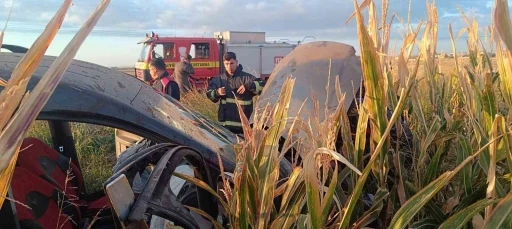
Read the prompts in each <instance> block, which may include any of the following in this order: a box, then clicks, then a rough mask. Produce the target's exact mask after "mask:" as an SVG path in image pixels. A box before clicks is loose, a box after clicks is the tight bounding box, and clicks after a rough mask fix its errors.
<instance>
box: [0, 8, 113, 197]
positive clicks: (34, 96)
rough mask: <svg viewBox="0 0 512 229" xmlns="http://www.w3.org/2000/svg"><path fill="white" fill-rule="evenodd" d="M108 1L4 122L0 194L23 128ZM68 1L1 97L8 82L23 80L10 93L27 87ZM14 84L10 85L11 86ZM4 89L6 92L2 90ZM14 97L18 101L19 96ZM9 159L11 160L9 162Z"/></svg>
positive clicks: (4, 189) (0, 139) (0, 145)
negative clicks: (7, 120) (6, 121)
mask: <svg viewBox="0 0 512 229" xmlns="http://www.w3.org/2000/svg"><path fill="white" fill-rule="evenodd" d="M109 3H110V0H103V1H102V2H101V3H100V5H99V6H98V8H97V9H96V10H95V11H94V12H93V13H92V14H91V16H90V17H89V18H88V19H87V21H86V22H85V24H84V25H83V26H82V28H80V30H79V31H78V33H77V34H76V35H75V37H74V38H73V40H71V42H70V43H69V44H68V45H67V46H66V48H65V49H64V51H63V52H62V54H61V55H60V56H59V57H58V58H57V59H56V60H55V62H54V63H53V64H52V66H51V67H50V68H49V69H48V71H47V72H46V73H45V74H44V76H43V77H42V78H41V80H40V81H39V83H38V84H37V85H36V87H35V88H34V90H33V92H32V93H31V95H30V96H29V97H28V99H27V100H26V101H25V102H24V103H23V104H22V105H21V107H20V108H19V110H18V111H17V112H16V113H15V114H14V116H13V117H12V119H11V120H10V121H9V123H8V124H7V126H6V127H5V128H4V129H3V130H2V133H1V134H0V152H1V153H2V154H1V155H0V171H2V176H1V177H0V178H1V179H0V182H2V183H0V185H1V186H0V191H1V193H0V196H5V194H6V193H7V187H8V186H9V183H10V179H11V178H12V173H13V170H12V169H9V170H5V168H7V167H9V168H13V167H14V166H13V164H14V162H15V160H13V158H16V157H17V153H18V152H19V151H18V150H19V147H20V145H21V142H22V140H23V138H24V136H25V134H26V131H27V130H28V129H29V127H30V125H31V124H32V122H33V121H34V120H35V118H36V116H37V115H38V114H39V112H40V111H41V109H42V108H43V106H44V105H45V104H46V102H47V101H48V99H49V98H50V96H51V95H52V93H53V91H54V90H55V88H56V87H57V85H58V83H59V81H60V80H61V79H62V77H63V76H64V72H65V71H66V69H67V67H68V66H69V64H70V63H71V61H72V60H73V58H74V56H75V55H76V53H77V51H78V49H79V48H80V46H81V45H82V43H83V42H84V40H85V38H86V37H87V36H88V35H89V33H90V32H91V30H92V28H93V27H94V26H95V25H96V23H97V22H98V20H99V18H100V17H101V15H102V14H103V12H104V11H105V9H106V7H107V6H108V4H109ZM70 4H71V1H70V0H68V1H66V2H65V3H64V4H63V5H62V7H61V8H60V10H59V12H58V13H57V14H56V16H55V17H54V18H53V19H52V21H51V22H50V26H49V28H47V29H46V30H45V32H44V33H43V34H42V35H41V36H40V37H39V38H38V40H37V41H36V42H35V43H34V45H33V46H32V48H31V49H30V50H29V53H27V54H26V55H25V57H24V58H23V59H22V60H21V62H20V64H19V65H18V66H17V68H16V69H15V71H14V72H13V76H12V78H11V80H9V82H8V86H7V88H5V89H4V90H3V91H2V94H1V97H0V99H4V101H7V100H6V98H5V97H4V95H10V94H9V93H8V92H9V91H8V90H7V89H8V88H9V86H10V85H9V84H11V85H13V86H12V87H13V88H15V89H16V88H17V87H19V85H18V84H24V86H23V88H22V90H21V92H20V88H17V90H15V91H11V93H12V94H19V95H21V96H22V95H23V93H24V92H25V87H26V82H25V83H23V81H28V78H29V76H30V75H32V73H33V72H34V71H35V69H36V68H37V65H38V63H39V61H40V60H41V58H42V57H43V55H44V52H45V50H46V48H47V47H48V46H49V43H50V41H51V39H52V38H53V37H54V34H55V33H56V31H57V29H58V28H59V27H60V24H61V23H62V20H63V17H64V15H65V11H67V9H68V8H69V6H70ZM27 75H28V76H27ZM23 76H25V78H23ZM20 79H21V80H20ZM13 88H11V90H12V89H13ZM6 91H8V92H7V93H6V94H4V93H5V92H6ZM21 96H18V97H21ZM7 97H8V96H7ZM17 101H19V99H18V100H17ZM9 102H12V100H9ZM2 112H5V110H2ZM4 114H5V113H2V115H1V116H2V117H4V116H5V115H4ZM8 114H9V113H8ZM9 116H10V115H9ZM9 162H11V163H10V165H9ZM3 201H4V198H1V199H0V206H1V205H2V203H3Z"/></svg>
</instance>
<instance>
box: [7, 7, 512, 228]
mask: <svg viewBox="0 0 512 229" xmlns="http://www.w3.org/2000/svg"><path fill="white" fill-rule="evenodd" d="M105 2H107V3H108V1H105ZM68 3H70V1H66V4H68ZM353 3H354V9H355V13H354V14H353V15H352V16H351V18H350V20H355V21H356V22H357V32H358V38H359V44H360V51H359V53H360V54H361V65H362V69H363V81H364V87H365V100H364V102H363V103H362V105H361V106H360V107H359V109H358V116H359V117H358V122H357V128H356V132H355V133H351V130H350V127H349V125H348V123H349V122H348V117H347V114H346V113H344V112H343V111H344V110H346V109H345V107H344V105H343V104H344V103H343V102H341V101H342V99H343V95H342V93H341V91H340V92H339V93H338V94H337V96H338V99H340V103H339V106H338V108H337V109H336V110H335V112H332V113H330V114H328V116H326V119H325V120H319V119H318V117H314V116H313V117H310V119H309V120H302V119H300V118H298V117H286V115H285V114H287V109H288V104H289V103H290V97H291V91H292V90H293V86H294V79H293V78H290V79H289V80H288V81H287V82H286V83H285V86H284V87H283V88H282V91H281V94H280V97H279V100H278V103H277V104H276V106H274V107H267V108H266V109H264V110H256V111H255V112H256V114H255V116H254V117H255V123H254V126H253V128H250V127H249V121H248V120H247V118H245V117H244V116H243V114H241V116H242V118H243V123H244V135H245V140H244V141H242V142H240V143H238V144H237V145H235V149H236V153H237V155H236V157H237V162H238V163H237V169H236V170H235V172H234V176H233V182H232V183H231V182H230V181H228V180H227V178H225V180H224V184H225V186H224V189H223V190H222V191H223V192H222V194H220V195H217V198H218V199H219V201H220V203H221V204H222V206H223V207H224V208H225V209H226V210H227V212H228V215H229V221H230V227H231V228H276V229H281V228H342V229H345V228H449V229H452V228H511V227H512V192H511V191H512V190H511V183H512V175H511V172H512V127H511V122H512V113H509V112H508V111H509V109H510V107H511V106H512V23H511V20H510V14H509V11H508V9H509V6H508V1H507V0H496V1H495V8H494V9H493V18H492V22H493V23H492V24H491V25H489V26H487V27H483V28H480V27H479V24H478V22H477V21H474V20H473V19H471V18H469V17H466V16H465V14H464V12H462V11H461V15H462V16H463V18H464V21H465V23H466V25H467V26H466V28H464V30H463V31H461V32H462V33H465V34H467V37H468V38H467V44H468V45H467V48H468V51H469V62H468V63H467V64H461V63H460V57H458V56H457V55H456V54H457V50H456V47H455V38H454V35H453V34H454V32H457V31H452V28H451V25H449V33H450V38H451V41H452V46H453V50H452V51H453V53H454V55H455V62H456V65H455V66H454V69H453V71H452V73H451V74H450V75H442V74H440V71H439V59H438V58H437V56H436V53H437V40H438V27H439V19H438V12H437V9H436V5H435V2H434V3H429V2H427V9H428V11H427V18H425V21H424V22H421V23H419V24H418V25H417V26H416V27H415V28H414V27H412V26H411V25H410V24H407V25H404V26H403V27H404V28H407V29H406V32H405V34H403V36H404V40H403V43H402V44H401V46H400V52H399V53H398V55H397V56H396V58H397V61H396V65H393V66H392V65H391V64H390V62H391V61H390V60H391V59H392V58H395V57H393V56H390V55H389V52H390V51H389V50H390V48H389V43H390V40H389V39H390V33H391V32H392V31H391V23H392V21H387V18H388V8H389V0H382V1H381V5H380V7H379V6H377V5H376V4H375V2H374V1H372V0H364V1H363V2H362V3H361V4H358V3H357V1H356V0H354V1H353ZM63 7H65V6H63ZM67 7H69V6H67ZM63 9H64V8H63ZM363 9H364V12H366V14H365V15H363ZM102 10H104V9H103V8H100V10H98V11H99V12H96V14H97V15H96V17H99V15H101V13H102ZM379 10H380V11H381V12H380V15H381V16H382V17H381V18H379V17H377V14H378V13H377V11H379ZM63 11H65V9H64V10H63ZM60 13H61V14H58V15H56V16H59V17H57V19H59V20H60V21H58V20H57V19H55V20H57V21H53V23H54V24H55V27H54V28H53V29H54V30H49V31H50V32H45V33H47V34H43V35H46V36H42V37H43V38H44V39H46V40H43V38H41V39H42V40H38V41H36V42H37V44H34V45H35V46H34V47H36V49H34V48H31V52H30V53H28V54H27V56H30V57H31V58H32V59H31V60H33V62H24V63H21V64H20V66H19V72H16V73H17V74H18V75H19V76H16V77H14V76H13V77H12V78H11V81H12V82H11V81H9V82H7V84H6V85H7V86H6V88H5V89H4V90H3V91H2V94H0V105H1V106H2V107H1V108H2V109H1V110H0V113H1V115H0V117H2V118H3V119H0V121H1V122H0V124H1V125H0V127H1V130H2V133H1V135H0V146H1V147H2V150H1V151H0V152H2V155H1V157H0V159H1V161H0V162H1V163H0V165H1V166H0V168H1V169H2V170H1V171H3V172H2V176H1V177H0V178H1V180H0V181H1V182H2V183H1V184H2V185H1V186H0V191H2V192H0V196H5V193H6V188H7V185H6V184H8V183H9V181H10V176H11V175H12V174H9V173H12V167H13V165H14V163H13V161H15V160H16V153H17V151H18V150H19V149H18V148H19V144H20V143H21V140H22V139H23V136H24V135H25V133H26V131H27V129H28V126H27V123H28V124H30V123H31V122H33V120H34V118H35V117H33V116H18V115H14V113H15V109H14V108H16V107H17V106H18V104H19V103H21V104H22V105H21V106H24V107H27V106H28V107H27V108H25V109H30V108H32V109H35V110H40V108H41V107H42V105H44V103H43V104H42V105H41V104H34V103H33V101H32V100H31V98H32V97H34V96H37V94H38V93H41V91H37V90H35V91H34V92H31V94H30V95H31V96H32V97H28V99H23V100H22V98H24V94H25V90H24V88H25V87H26V85H23V83H24V82H26V81H23V80H21V79H23V77H27V76H30V75H31V71H33V69H34V66H33V65H34V64H37V61H38V60H40V58H41V55H42V53H44V52H43V51H44V50H46V49H45V47H44V45H48V44H49V43H48V41H51V39H53V36H54V35H55V32H56V30H57V25H59V23H62V17H63V15H64V14H62V12H60ZM393 19H394V17H393ZM94 20H97V19H94V18H93V19H91V21H89V23H92V24H94V23H95V21H94ZM84 28H87V29H90V28H91V27H84ZM47 31H48V30H47ZM89 31H90V30H84V31H82V30H81V32H83V34H82V35H85V36H86V35H87V33H88V32H89ZM482 31H483V33H484V34H485V38H484V39H482V38H481V37H482V36H481V35H480V33H482ZM420 34H421V35H420ZM0 38H1V36H0ZM43 41H44V42H43ZM0 42H1V39H0ZM45 42H46V43H45ZM79 46H80V42H79V44H75V49H70V50H68V49H66V53H64V54H63V55H62V56H61V57H64V56H65V54H68V55H70V57H72V56H73V55H74V54H75V53H76V49H77V48H78V47H79ZM37 47H43V48H40V50H38V49H37ZM46 47H47V46H46ZM486 47H491V50H495V53H496V66H497V68H494V67H493V64H492V62H491V57H490V56H489V55H488V54H487V53H489V52H488V51H490V50H486ZM414 49H418V50H419V55H418V61H416V62H415V65H414V66H412V67H411V68H410V67H408V63H409V62H410V60H411V56H412V52H413V50H414ZM33 50H34V51H33ZM67 52H69V53H67ZM482 52H483V53H484V54H483V55H482V54H481V53H482ZM29 54H30V55H29ZM31 55H34V56H31ZM70 57H66V58H65V59H58V60H57V61H58V62H59V63H60V62H63V61H64V60H68V59H70ZM23 61H25V59H24V60H23ZM68 63H69V62H68ZM65 64H66V63H64V64H63V66H60V67H61V68H59V70H62V69H65ZM421 65H422V68H421V69H422V70H423V72H420V71H419V69H420V66H421ZM393 68H395V69H393ZM50 70H55V69H50ZM50 70H49V72H50V73H47V74H48V75H51V73H52V71H50ZM53 73H55V72H53ZM57 75H58V74H54V77H55V79H57V81H58V78H57V77H56V76H57ZM419 75H421V76H422V78H421V79H420V78H419V77H418V76H419ZM48 77H49V76H46V75H45V77H44V78H43V79H46V78H48ZM16 80H17V81H16ZM42 83H44V82H42ZM20 85H21V86H20ZM8 89H11V90H8ZM49 90H50V92H51V90H52V89H51V88H50V89H49ZM6 91H8V92H6ZM13 94H14V95H16V97H15V98H11V97H9V96H12V95H13ZM27 96H28V95H27ZM48 96H49V95H48ZM7 97H9V98H10V99H9V103H7V102H5V101H7V99H6V98H7ZM13 101H16V102H15V105H10V104H14V102H13ZM312 102H322V101H312ZM4 107H9V109H7V108H4ZM11 108H12V109H11ZM388 111H390V112H391V114H392V115H388V113H389V112H388ZM31 114H33V113H31ZM4 119H5V120H4ZM16 120H22V121H18V122H14V121H16ZM8 121H9V123H11V125H7V123H8ZM268 122H270V123H271V124H272V125H270V128H268V129H266V128H263V127H264V126H265V125H264V123H268ZM286 122H289V123H291V130H290V131H289V132H288V133H285V134H288V136H291V135H293V134H295V133H296V132H304V133H306V136H307V137H305V138H304V139H300V141H291V140H287V141H286V142H285V143H284V145H283V147H282V150H279V149H278V142H279V136H281V134H282V133H283V131H284V125H285V123H286ZM22 123H24V124H23V125H22ZM402 123H405V124H407V126H403V125H402ZM313 127H314V128H313ZM367 127H369V129H370V133H369V134H368V135H367V129H368V128H367ZM13 128H21V129H22V130H23V131H21V132H19V131H18V132H16V133H21V134H20V135H19V136H13V135H12V133H13V132H14V131H13ZM405 128H408V129H410V130H411V132H412V137H413V141H411V142H408V143H407V144H400V143H399V142H396V141H393V140H392V137H391V132H392V129H395V130H398V131H397V135H398V138H400V137H401V136H400V135H401V133H403V131H401V130H403V129H405ZM352 134H354V135H353V137H352ZM339 135H341V136H344V137H343V139H353V141H344V143H343V145H342V147H341V148H337V147H336V144H335V142H336V140H337V137H338V136H339ZM367 136H369V137H367ZM287 139H291V138H287ZM404 145H407V147H404ZM290 148H293V149H294V150H295V151H296V152H297V154H298V155H301V157H302V160H301V161H300V162H299V161H297V162H295V165H294V169H293V171H292V173H291V174H290V176H289V177H287V178H286V179H284V180H279V179H278V177H279V169H277V167H278V166H279V161H280V160H282V159H283V158H284V153H285V152H286V151H287V150H288V149H290ZM176 175H177V176H180V177H182V178H184V179H187V180H189V181H193V182H194V183H196V184H199V185H200V186H201V187H202V188H204V189H208V190H210V191H211V192H212V193H216V192H215V191H213V190H212V189H211V187H207V186H205V185H204V183H201V182H200V181H198V180H194V179H193V178H190V177H186V176H184V175H180V174H176ZM1 204H2V203H1V202H0V205H1ZM202 214H204V213H202ZM206 217H207V218H210V219H211V220H212V222H213V223H214V224H215V226H216V228H221V226H220V225H218V224H217V223H216V221H215V220H213V219H212V218H211V216H206Z"/></svg>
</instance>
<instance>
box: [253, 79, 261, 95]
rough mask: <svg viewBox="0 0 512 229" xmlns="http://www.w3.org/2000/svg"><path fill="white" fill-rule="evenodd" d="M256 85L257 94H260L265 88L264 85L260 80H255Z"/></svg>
mask: <svg viewBox="0 0 512 229" xmlns="http://www.w3.org/2000/svg"><path fill="white" fill-rule="evenodd" d="M254 85H256V90H255V91H256V94H259V93H260V92H261V91H262V90H263V87H261V85H260V82H258V81H254Z"/></svg>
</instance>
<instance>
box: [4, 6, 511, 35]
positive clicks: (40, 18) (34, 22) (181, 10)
mask: <svg viewBox="0 0 512 229" xmlns="http://www.w3.org/2000/svg"><path fill="white" fill-rule="evenodd" d="M11 1H12V0H4V10H3V11H0V20H3V19H2V18H6V17H7V13H8V8H7V7H10V2H11ZM358 2H361V0H358ZM380 2H381V1H380V0H376V1H375V3H376V5H377V9H378V10H379V11H380ZM493 2H494V1H490V0H443V1H436V4H437V7H438V12H439V19H440V25H439V27H440V30H439V32H440V36H446V34H447V33H446V32H447V30H446V28H447V24H448V23H452V26H454V31H455V30H457V29H459V28H457V27H460V26H463V25H464V23H463V22H462V19H461V17H460V16H461V15H460V12H459V11H458V10H457V8H456V6H461V7H462V8H463V10H464V11H465V12H466V13H468V14H469V13H472V14H473V15H475V16H476V17H477V19H478V21H479V24H480V25H481V26H485V25H487V24H488V23H489V15H490V11H491V9H490V6H491V5H492V3H493ZM509 2H511V3H512V1H510V0H509ZM98 3H99V0H75V1H74V6H73V7H71V8H70V10H69V12H68V15H67V16H66V20H65V23H64V25H63V28H67V27H69V28H74V29H77V28H78V26H80V25H81V24H82V23H83V22H84V21H85V20H86V18H87V17H88V16H89V14H90V13H91V12H92V11H93V10H94V9H95V8H96V6H97V4H98ZM61 4H62V2H61V1H57V0H45V1H41V0H23V1H18V0H17V1H15V6H14V8H13V16H12V17H11V22H15V23H13V26H10V27H9V29H20V28H21V27H24V28H25V29H26V28H38V29H40V30H42V29H44V26H46V23H48V21H49V20H50V19H51V17H53V15H54V14H55V12H56V11H57V10H58V9H59V7H60V5H61ZM511 5H512V4H511ZM483 6H485V7H483ZM353 8H354V6H353V1H352V0H187V1H183V0H128V1H127V0H123V1H121V0H119V1H112V2H111V3H110V6H109V7H108V8H107V10H106V11H105V13H104V15H103V17H102V18H101V20H100V21H99V23H98V25H97V27H96V28H97V29H99V28H101V29H102V30H109V31H114V30H115V31H128V32H126V33H127V34H128V33H130V34H131V35H133V34H139V33H140V34H141V35H140V36H143V35H144V33H145V32H149V31H150V30H153V31H155V32H157V33H158V32H159V31H161V32H162V33H165V32H169V31H180V32H181V33H187V34H191V33H192V34H203V33H205V34H207V35H211V34H212V33H213V32H214V31H223V30H245V31H265V32H267V36H269V35H270V36H307V35H312V36H316V37H343V38H345V37H349V38H355V37H356V33H355V30H354V28H355V21H354V20H352V21H351V22H349V23H348V24H347V25H345V21H346V19H347V18H348V17H349V16H350V15H351V14H352V12H353V11H354V9H353ZM408 10H409V0H390V9H389V12H388V17H389V18H391V16H392V14H393V13H397V15H398V16H400V17H401V18H403V19H404V20H407V16H408ZM379 14H380V12H379ZM29 15H35V16H29ZM364 15H365V16H366V12H365V14H364ZM425 15H426V6H425V1H419V0H413V5H412V9H411V23H418V22H419V21H420V20H423V21H424V19H425ZM394 22H395V23H398V22H399V21H398V20H396V19H395V21H394ZM69 28H68V29H69ZM394 28H396V27H394ZM139 30H140V31H143V30H144V33H142V32H140V31H139ZM102 33H103V34H105V33H104V32H102ZM114 33H118V32H114Z"/></svg>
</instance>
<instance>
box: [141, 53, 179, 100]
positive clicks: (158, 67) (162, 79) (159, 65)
mask: <svg viewBox="0 0 512 229" xmlns="http://www.w3.org/2000/svg"><path fill="white" fill-rule="evenodd" d="M149 74H150V75H151V81H150V85H151V86H152V87H153V88H154V89H156V90H157V91H158V92H160V93H163V94H167V95H170V96H171V97H173V98H174V99H176V100H178V101H179V100H180V88H179V87H178V84H177V83H176V82H175V81H174V79H173V78H172V77H171V76H170V75H169V73H168V72H167V69H166V68H165V61H164V60H163V59H162V58H154V59H152V60H151V62H149Z"/></svg>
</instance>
